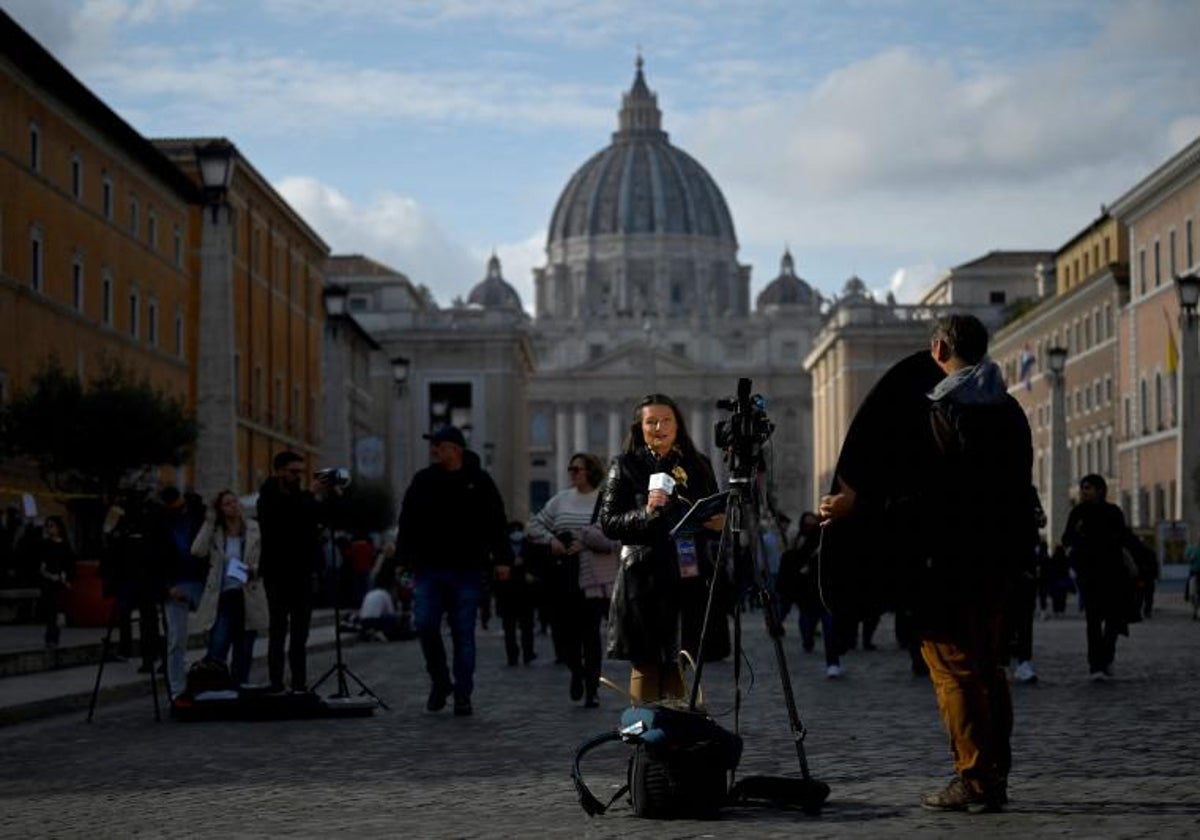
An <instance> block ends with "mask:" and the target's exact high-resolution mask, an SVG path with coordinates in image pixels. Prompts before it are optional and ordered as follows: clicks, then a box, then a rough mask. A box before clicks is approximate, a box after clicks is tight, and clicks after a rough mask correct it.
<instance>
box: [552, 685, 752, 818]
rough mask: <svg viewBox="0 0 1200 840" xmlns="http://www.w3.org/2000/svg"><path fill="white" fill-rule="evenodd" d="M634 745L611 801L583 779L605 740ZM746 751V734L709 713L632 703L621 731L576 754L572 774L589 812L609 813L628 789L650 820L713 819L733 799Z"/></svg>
mask: <svg viewBox="0 0 1200 840" xmlns="http://www.w3.org/2000/svg"><path fill="white" fill-rule="evenodd" d="M610 741H624V742H625V743H626V744H629V745H630V746H632V747H633V755H632V756H630V757H629V764H628V769H627V771H626V783H625V784H624V785H623V786H622V787H621V788H620V789H619V790H618V791H617V792H616V793H615V794H614V795H613V796H612V798H611V799H609V801H608V802H607V803H603V802H601V801H600V800H599V799H597V798H596V796H595V795H594V794H593V793H592V792H591V790H590V789H589V788H588V786H587V784H586V783H584V781H583V773H582V769H581V767H580V764H581V761H582V759H583V757H584V756H585V755H586V754H587V753H589V752H591V751H592V750H593V749H595V748H596V747H598V746H600V745H601V744H604V743H608V742H610ZM741 755H742V739H741V737H740V736H739V735H736V734H734V733H732V732H730V731H728V730H727V729H725V728H724V727H722V726H721V725H720V724H718V723H717V722H716V721H714V720H713V719H712V718H710V717H709V716H708V715H707V714H705V713H703V712H700V711H689V710H686V709H674V708H670V707H667V706H631V707H630V708H628V709H626V710H625V711H624V712H623V713H622V714H621V723H620V726H619V728H618V729H617V730H616V731H615V732H605V733H602V734H600V735H597V736H595V737H594V738H591V739H589V740H588V741H585V742H584V743H583V744H581V745H580V747H579V749H578V750H577V751H576V753H575V763H574V765H573V767H572V770H571V778H572V779H573V780H574V782H575V789H576V791H577V792H578V793H579V804H580V806H581V807H582V808H583V810H584V811H586V812H587V814H588V816H595V815H596V814H603V813H604V812H605V811H607V810H608V809H609V808H610V807H611V806H612V805H613V803H615V802H616V801H617V800H618V799H620V798H621V796H623V795H624V794H626V793H628V795H629V801H630V804H631V805H632V807H633V812H634V813H635V814H636V815H637V816H639V817H647V818H650V819H675V818H691V819H710V818H712V817H715V816H716V814H717V811H718V810H719V809H720V808H721V807H722V806H724V805H726V804H727V803H728V802H729V785H730V779H731V777H732V774H733V771H734V770H736V769H737V764H738V761H739V760H740V759H741Z"/></svg>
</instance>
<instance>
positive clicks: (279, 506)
mask: <svg viewBox="0 0 1200 840" xmlns="http://www.w3.org/2000/svg"><path fill="white" fill-rule="evenodd" d="M273 466H274V469H275V474H274V475H273V476H271V477H270V478H268V479H267V480H266V481H264V482H263V484H262V487H261V488H259V491H258V524H259V529H260V530H261V531H262V559H261V561H260V570H261V572H262V578H263V584H264V585H265V587H266V590H267V607H268V611H269V613H270V630H269V643H268V647H267V670H268V672H269V674H270V680H271V690H272V691H275V692H281V691H283V690H284V683H283V657H284V643H285V641H286V642H287V659H288V666H289V668H290V671H291V678H292V679H291V688H292V691H297V692H301V691H305V690H307V686H308V673H307V661H308V650H307V647H308V629H309V625H310V623H311V621H312V609H313V574H314V573H315V572H316V570H317V566H318V563H319V562H320V559H321V529H322V527H323V523H324V522H325V521H326V520H327V519H328V517H329V514H330V511H329V510H328V505H327V502H328V501H330V500H332V499H333V498H334V497H335V496H337V495H338V494H339V488H338V487H337V486H335V483H334V480H333V479H334V478H335V476H333V475H332V474H331V473H329V472H323V473H322V474H321V476H320V477H318V478H314V479H313V481H312V482H311V484H310V485H309V488H308V489H305V488H304V487H303V482H304V459H303V458H302V457H301V456H300V455H298V454H296V453H295V452H280V453H279V454H277V455H276V456H275V459H274V462H273Z"/></svg>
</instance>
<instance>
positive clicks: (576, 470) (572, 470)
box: [567, 467, 583, 473]
mask: <svg viewBox="0 0 1200 840" xmlns="http://www.w3.org/2000/svg"><path fill="white" fill-rule="evenodd" d="M567 472H569V473H580V472H583V467H567Z"/></svg>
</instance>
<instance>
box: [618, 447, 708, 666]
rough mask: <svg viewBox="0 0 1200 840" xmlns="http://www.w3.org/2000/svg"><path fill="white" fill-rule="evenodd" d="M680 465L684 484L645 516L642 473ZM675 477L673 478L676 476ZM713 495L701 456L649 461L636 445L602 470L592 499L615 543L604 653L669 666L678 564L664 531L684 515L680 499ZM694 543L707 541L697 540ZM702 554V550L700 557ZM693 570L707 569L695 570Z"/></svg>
mask: <svg viewBox="0 0 1200 840" xmlns="http://www.w3.org/2000/svg"><path fill="white" fill-rule="evenodd" d="M676 467H679V468H682V470H683V471H684V472H685V473H686V475H687V482H686V484H685V483H682V482H680V483H679V484H677V486H676V498H672V500H671V501H670V502H669V503H668V504H667V505H666V506H665V507H663V508H660V509H659V510H658V511H657V512H656V514H655V515H654V516H650V515H648V514H647V513H646V499H647V497H648V496H649V490H648V486H649V482H650V476H651V474H653V473H657V472H665V473H672V472H673V471H674V470H675V468H676ZM677 480H678V479H677ZM715 492H717V482H716V479H715V477H714V476H713V471H712V464H711V463H710V462H709V460H708V459H707V458H706V457H704V456H703V455H701V454H699V453H697V454H696V455H695V456H694V457H688V458H685V457H684V456H683V455H682V454H681V453H679V452H671V453H669V454H668V455H667V456H666V457H665V458H661V459H660V458H657V457H655V455H654V454H653V453H652V452H650V450H649V449H648V448H646V447H644V446H642V447H639V448H638V450H637V451H634V452H626V453H624V454H622V455H618V456H617V457H616V458H615V459H613V462H612V464H611V466H610V467H609V470H608V478H607V479H606V480H605V482H604V488H603V490H602V492H601V501H600V516H599V521H600V526H601V527H602V528H603V529H604V533H605V535H606V536H607V537H608V538H609V539H612V540H618V541H619V542H620V543H621V544H622V547H621V561H620V564H619V565H618V567H617V577H616V581H615V582H614V587H613V597H612V602H611V606H610V610H609V620H608V656H609V657H610V658H612V659H627V660H630V661H632V662H658V663H665V662H674V661H675V658H676V656H678V654H679V616H680V608H681V601H682V597H683V593H682V589H681V586H680V577H679V559H678V556H677V554H676V551H675V544H674V541H673V540H672V539H671V536H670V531H671V528H672V527H673V526H674V525H675V524H676V523H677V522H678V521H679V520H680V519H681V518H682V516H683V514H684V513H686V512H687V508H688V505H687V504H686V503H684V502H683V501H681V500H679V499H678V496H679V495H680V494H682V495H683V496H684V497H686V498H687V499H688V500H690V501H692V502H695V501H698V500H699V499H701V498H703V497H705V496H710V495H712V494H713V493H715ZM697 537H698V539H697V542H698V545H697V548H700V546H701V545H704V546H705V548H707V543H709V542H711V538H710V537H708V536H706V535H697ZM701 556H702V557H703V553H701ZM701 572H702V573H704V574H707V573H708V569H706V568H704V566H703V565H702V566H701Z"/></svg>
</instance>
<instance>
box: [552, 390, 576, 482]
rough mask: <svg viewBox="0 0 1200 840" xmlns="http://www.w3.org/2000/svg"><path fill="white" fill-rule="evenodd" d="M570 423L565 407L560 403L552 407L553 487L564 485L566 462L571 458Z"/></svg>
mask: <svg viewBox="0 0 1200 840" xmlns="http://www.w3.org/2000/svg"><path fill="white" fill-rule="evenodd" d="M572 452H574V450H573V449H572V448H571V424H570V417H569V416H568V413H567V407H566V406H565V405H560V406H558V407H557V408H555V409H554V489H555V490H556V491H557V490H562V489H563V488H564V487H566V486H567V485H566V481H567V464H568V462H569V460H570V458H571V453H572Z"/></svg>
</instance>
